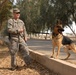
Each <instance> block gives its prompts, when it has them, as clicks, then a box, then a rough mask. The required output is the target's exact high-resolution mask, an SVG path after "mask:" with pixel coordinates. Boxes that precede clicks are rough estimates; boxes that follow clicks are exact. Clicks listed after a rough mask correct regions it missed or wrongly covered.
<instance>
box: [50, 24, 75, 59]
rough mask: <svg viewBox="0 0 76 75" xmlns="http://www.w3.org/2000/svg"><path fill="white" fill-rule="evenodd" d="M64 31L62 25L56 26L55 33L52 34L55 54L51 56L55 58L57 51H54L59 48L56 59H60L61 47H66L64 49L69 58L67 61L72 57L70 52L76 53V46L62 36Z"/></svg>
mask: <svg viewBox="0 0 76 75" xmlns="http://www.w3.org/2000/svg"><path fill="white" fill-rule="evenodd" d="M63 31H64V29H63V27H62V25H61V24H59V25H58V24H57V25H55V27H54V30H53V33H52V45H53V53H52V56H51V57H52V58H53V57H54V54H55V50H54V49H55V47H58V50H57V54H56V57H55V58H58V56H59V53H60V48H61V46H64V49H65V51H66V53H67V57H66V58H65V59H68V58H69V57H70V53H69V50H72V51H73V52H76V45H75V44H74V42H73V41H72V40H71V39H70V38H68V37H66V36H64V35H63V34H62V32H63Z"/></svg>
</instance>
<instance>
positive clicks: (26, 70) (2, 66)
mask: <svg viewBox="0 0 76 75" xmlns="http://www.w3.org/2000/svg"><path fill="white" fill-rule="evenodd" d="M17 64H18V66H19V68H18V69H17V70H14V71H11V70H10V54H9V50H8V48H7V47H4V46H2V47H0V75H60V74H59V73H55V72H54V71H49V70H48V69H47V68H45V67H44V66H42V65H40V64H39V63H37V62H36V61H34V62H33V63H32V64H30V65H29V66H28V67H25V66H23V65H24V62H23V60H22V59H20V58H19V57H18V56H17Z"/></svg>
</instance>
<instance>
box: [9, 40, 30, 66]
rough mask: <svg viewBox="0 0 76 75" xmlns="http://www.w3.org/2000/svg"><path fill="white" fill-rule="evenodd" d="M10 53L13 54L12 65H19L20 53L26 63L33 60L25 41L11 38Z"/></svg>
mask: <svg viewBox="0 0 76 75" xmlns="http://www.w3.org/2000/svg"><path fill="white" fill-rule="evenodd" d="M9 51H10V55H11V67H15V66H16V65H17V61H16V55H17V53H19V54H20V55H21V57H22V58H23V60H24V62H25V63H26V64H29V63H30V62H31V58H30V56H29V48H28V46H27V44H26V43H25V41H22V42H18V41H16V40H10V48H9Z"/></svg>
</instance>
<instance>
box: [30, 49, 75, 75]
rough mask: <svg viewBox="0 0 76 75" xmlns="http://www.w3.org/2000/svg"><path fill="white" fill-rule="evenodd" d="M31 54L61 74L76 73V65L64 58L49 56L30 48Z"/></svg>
mask: <svg viewBox="0 0 76 75" xmlns="http://www.w3.org/2000/svg"><path fill="white" fill-rule="evenodd" d="M30 54H31V56H32V58H33V59H35V60H36V61H37V62H39V63H40V64H42V65H44V66H45V67H47V68H48V69H50V70H53V71H55V72H57V73H60V75H76V65H74V64H71V63H68V62H66V61H63V60H59V59H53V58H48V57H46V56H45V55H44V54H42V53H38V52H35V51H32V50H30Z"/></svg>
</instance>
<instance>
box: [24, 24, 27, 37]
mask: <svg viewBox="0 0 76 75" xmlns="http://www.w3.org/2000/svg"><path fill="white" fill-rule="evenodd" d="M23 29H24V32H23V33H24V38H27V31H26V27H25V25H24V24H23Z"/></svg>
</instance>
